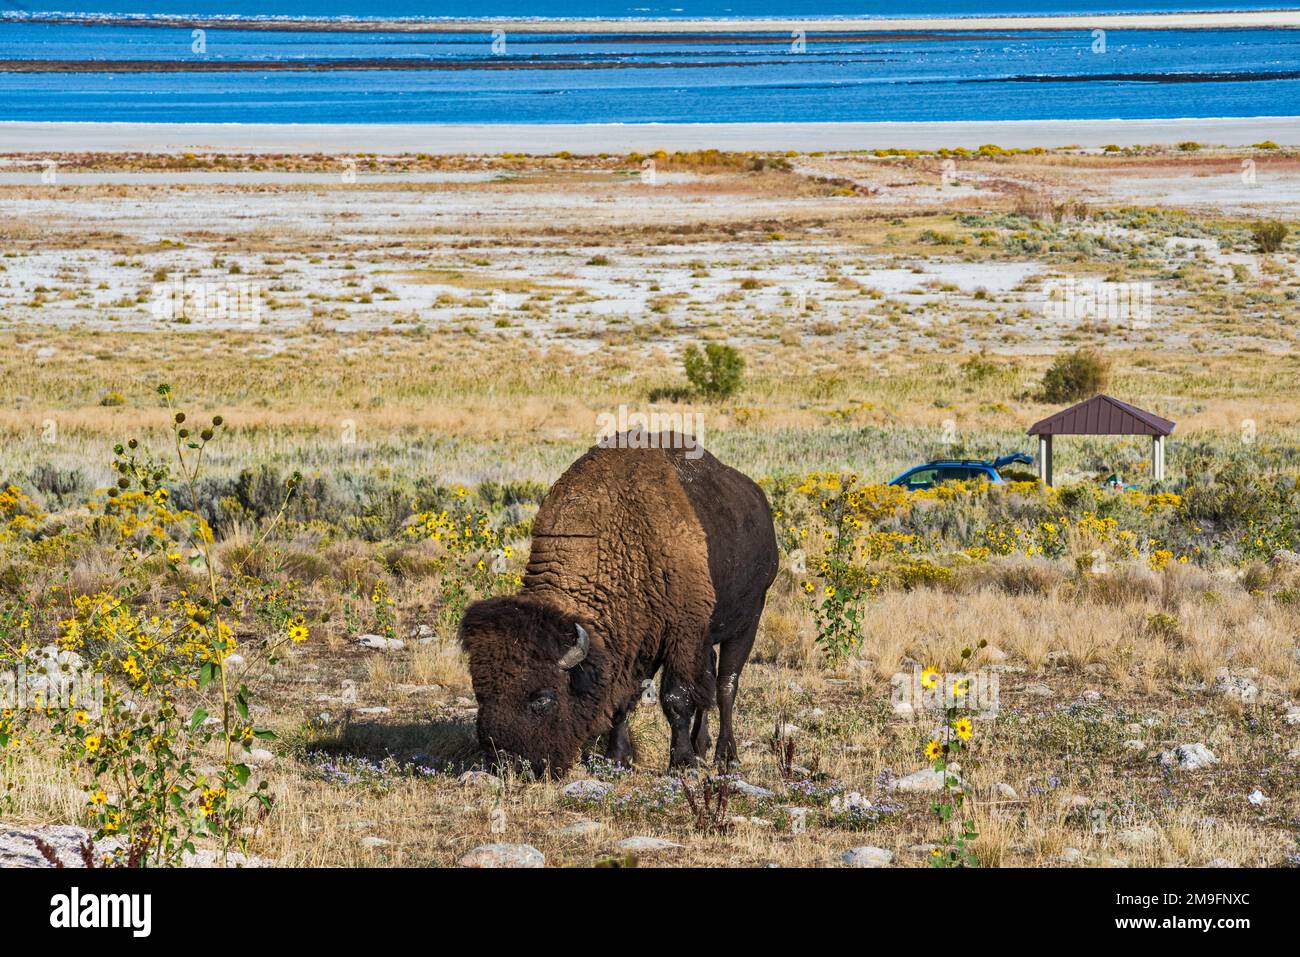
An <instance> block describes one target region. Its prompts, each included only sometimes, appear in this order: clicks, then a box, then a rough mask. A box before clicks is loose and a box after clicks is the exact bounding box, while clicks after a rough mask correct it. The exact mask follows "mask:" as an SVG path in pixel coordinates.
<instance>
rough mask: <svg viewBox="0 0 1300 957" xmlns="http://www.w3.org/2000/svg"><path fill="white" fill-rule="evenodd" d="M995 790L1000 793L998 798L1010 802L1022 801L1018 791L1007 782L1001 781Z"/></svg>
mask: <svg viewBox="0 0 1300 957" xmlns="http://www.w3.org/2000/svg"><path fill="white" fill-rule="evenodd" d="M993 790H995V791H996V792H997V793H998V797H1001V798H1006V799H1007V800H1008V801H1018V800H1019V799H1020V795H1019V794H1017V793H1016V789H1015V788H1013V787H1012V786H1011V785H1010V784H1007V783H1006V782H1005V781H999V782H998V784H997V786H996V787H995V788H994V789H993Z"/></svg>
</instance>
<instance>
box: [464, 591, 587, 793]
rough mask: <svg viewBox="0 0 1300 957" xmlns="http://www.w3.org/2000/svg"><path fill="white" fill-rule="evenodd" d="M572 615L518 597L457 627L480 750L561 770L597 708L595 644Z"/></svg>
mask: <svg viewBox="0 0 1300 957" xmlns="http://www.w3.org/2000/svg"><path fill="white" fill-rule="evenodd" d="M591 628H592V626H591V624H590V623H587V624H585V625H584V623H583V622H581V621H579V620H578V619H577V618H576V617H574V616H572V615H568V614H565V613H564V612H561V611H560V610H558V609H557V608H555V607H553V606H551V605H549V604H547V603H545V602H541V601H536V600H528V599H523V598H520V597H518V596H512V597H504V598H489V599H487V600H486V601H480V602H475V603H474V604H473V605H471V606H470V607H469V609H468V610H467V611H466V612H465V617H464V619H463V620H462V621H461V626H460V638H461V642H462V643H463V644H464V646H465V649H466V650H467V651H468V652H469V671H470V676H471V677H472V678H473V679H474V695H475V697H476V698H477V699H478V737H479V744H480V745H482V747H483V749H484V750H485V751H487V752H488V753H489V754H493V755H498V756H500V757H502V758H504V759H506V760H513V761H517V762H522V763H524V764H527V765H528V766H529V767H530V768H532V770H533V772H534V773H535V774H539V775H540V774H542V773H543V772H544V771H546V770H548V769H549V771H550V772H551V773H552V774H560V773H563V772H564V771H566V770H567V769H568V768H569V766H570V765H571V764H573V762H574V760H575V759H576V758H577V757H578V753H579V752H580V751H581V749H582V746H583V744H584V743H586V741H587V740H588V739H589V738H591V737H592V736H593V735H594V734H595V733H596V732H597V731H599V730H600V728H599V722H600V718H601V715H602V713H603V710H604V707H603V706H604V694H603V688H604V682H603V681H602V680H601V677H602V674H603V666H604V662H605V655H604V649H603V646H602V645H601V643H600V641H599V639H597V638H593V637H592V635H591V630H590V629H591Z"/></svg>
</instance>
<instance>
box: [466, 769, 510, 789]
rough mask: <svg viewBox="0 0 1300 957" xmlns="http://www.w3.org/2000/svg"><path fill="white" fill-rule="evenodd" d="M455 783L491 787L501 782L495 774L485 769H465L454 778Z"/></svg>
mask: <svg viewBox="0 0 1300 957" xmlns="http://www.w3.org/2000/svg"><path fill="white" fill-rule="evenodd" d="M456 781H457V783H459V784H463V785H466V786H472V787H476V788H493V787H496V786H497V785H499V784H500V783H501V779H500V778H498V777H497V776H496V775H495V774H488V773H487V772H486V771H466V772H465V773H464V774H462V775H461V776H460V777H458V778H457V779H456Z"/></svg>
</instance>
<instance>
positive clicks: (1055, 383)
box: [1043, 349, 1110, 402]
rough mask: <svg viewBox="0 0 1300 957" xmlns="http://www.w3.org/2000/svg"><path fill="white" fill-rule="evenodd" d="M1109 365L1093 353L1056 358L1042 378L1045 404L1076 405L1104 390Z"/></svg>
mask: <svg viewBox="0 0 1300 957" xmlns="http://www.w3.org/2000/svg"><path fill="white" fill-rule="evenodd" d="M1109 382H1110V363H1109V362H1107V361H1106V358H1105V357H1104V356H1103V355H1102V354H1101V353H1099V352H1097V351H1096V350H1095V349H1076V350H1075V351H1074V352H1070V353H1067V354H1065V355H1061V356H1057V357H1056V359H1055V361H1053V362H1052V365H1051V366H1050V367H1049V368H1048V370H1047V373H1046V374H1045V375H1044V376H1043V401H1044V402H1077V401H1079V400H1080V399H1087V398H1090V397H1092V396H1094V395H1096V394H1097V393H1098V392H1103V391H1105V389H1106V385H1107V383H1109Z"/></svg>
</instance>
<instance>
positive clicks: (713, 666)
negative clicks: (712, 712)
mask: <svg viewBox="0 0 1300 957" xmlns="http://www.w3.org/2000/svg"><path fill="white" fill-rule="evenodd" d="M705 657H706V662H705V672H704V675H703V676H702V677H701V679H700V681H699V682H698V683H697V685H696V689H695V725H694V727H692V728H691V747H692V748H693V749H694V750H695V756H696V757H697V758H700V759H704V758H706V757H708V753H709V745H710V744H712V743H713V742H712V741H711V739H710V738H709V709H710V708H712V707H713V706H714V701H715V700H716V698H717V689H718V659H717V655H715V654H714V652H713V649H712V648H709V649H708V651H707V652H706V655H705Z"/></svg>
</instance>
